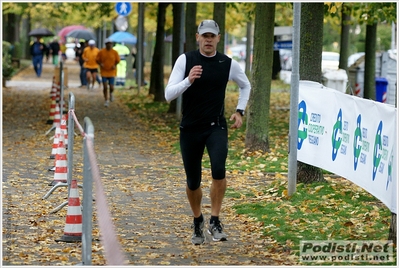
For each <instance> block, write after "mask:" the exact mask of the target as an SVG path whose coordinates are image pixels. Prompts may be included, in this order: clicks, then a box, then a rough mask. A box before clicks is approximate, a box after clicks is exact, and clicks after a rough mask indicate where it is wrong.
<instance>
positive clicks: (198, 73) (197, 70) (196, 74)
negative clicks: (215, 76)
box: [188, 65, 202, 84]
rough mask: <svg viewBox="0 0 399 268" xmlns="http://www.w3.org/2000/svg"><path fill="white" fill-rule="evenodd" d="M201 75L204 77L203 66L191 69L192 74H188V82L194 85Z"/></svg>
mask: <svg viewBox="0 0 399 268" xmlns="http://www.w3.org/2000/svg"><path fill="white" fill-rule="evenodd" d="M201 75H202V66H201V65H195V66H194V67H193V68H191V70H190V73H189V74H188V81H190V84H192V83H194V80H195V79H197V78H200V77H201Z"/></svg>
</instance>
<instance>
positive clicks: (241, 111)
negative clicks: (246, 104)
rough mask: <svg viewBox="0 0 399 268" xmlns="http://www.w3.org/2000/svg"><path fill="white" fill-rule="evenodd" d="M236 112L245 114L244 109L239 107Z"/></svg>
mask: <svg viewBox="0 0 399 268" xmlns="http://www.w3.org/2000/svg"><path fill="white" fill-rule="evenodd" d="M236 113H239V114H240V115H241V116H244V110H241V109H237V110H236Z"/></svg>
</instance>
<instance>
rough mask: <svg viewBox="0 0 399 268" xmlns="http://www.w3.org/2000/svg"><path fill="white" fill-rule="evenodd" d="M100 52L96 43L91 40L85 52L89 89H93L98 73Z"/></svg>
mask: <svg viewBox="0 0 399 268" xmlns="http://www.w3.org/2000/svg"><path fill="white" fill-rule="evenodd" d="M99 52H100V50H99V49H98V48H97V47H96V41H94V40H89V46H88V47H85V49H84V50H83V55H82V58H83V61H84V63H83V67H84V68H85V69H86V80H87V89H90V88H91V89H93V88H94V83H95V82H96V77H97V73H98V64H97V61H96V59H97V54H98V53H99ZM90 85H91V86H90Z"/></svg>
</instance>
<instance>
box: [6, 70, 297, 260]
mask: <svg viewBox="0 0 399 268" xmlns="http://www.w3.org/2000/svg"><path fill="white" fill-rule="evenodd" d="M66 66H67V67H68V89H67V90H65V96H68V94H69V92H73V93H74V95H75V99H76V103H75V113H76V115H77V117H78V119H79V121H80V123H81V124H83V118H84V117H85V116H88V117H89V118H90V119H91V120H92V122H93V124H94V129H95V152H96V155H97V161H98V166H99V169H100V172H101V179H102V182H103V185H104V188H105V191H106V195H107V199H108V205H109V208H110V210H111V214H112V215H113V221H114V223H115V226H116V230H117V234H118V237H119V239H120V242H121V245H122V248H123V251H124V252H125V255H126V257H127V259H128V260H129V265H284V264H292V262H291V261H290V259H291V257H290V256H288V255H285V253H283V252H281V253H278V250H279V249H276V248H274V249H273V250H270V245H272V244H273V241H271V240H270V239H269V238H267V237H264V236H262V227H261V226H260V225H257V224H254V223H251V224H249V223H250V222H251V220H250V219H248V218H245V217H243V216H239V215H236V214H235V213H234V210H233V209H232V206H233V205H234V199H232V198H226V199H225V207H226V208H225V211H224V216H223V217H224V218H222V220H223V221H224V224H225V227H226V231H227V232H228V234H229V240H228V241H226V242H223V243H215V242H209V240H208V242H207V243H206V244H204V245H201V246H194V245H192V244H191V242H190V237H191V232H192V231H191V229H190V225H191V220H192V219H191V217H190V215H191V212H190V210H189V207H188V203H187V200H186V196H185V183H184V175H183V170H182V165H181V160H180V155H179V154H172V153H171V152H170V151H169V150H168V148H165V146H162V144H160V139H159V133H158V134H157V133H155V132H154V131H151V130H150V129H147V128H146V127H145V126H143V125H141V124H140V123H139V122H140V121H139V120H137V116H136V115H135V114H134V112H132V111H130V110H129V109H128V108H127V107H126V106H125V105H124V104H122V102H121V101H120V100H119V99H118V96H119V94H121V93H122V92H123V90H117V91H116V93H115V98H116V99H115V101H114V102H112V103H111V105H110V107H108V108H106V107H104V105H103V104H104V101H103V97H102V91H101V89H98V88H96V89H95V90H94V91H91V92H89V91H87V90H86V89H85V88H83V89H80V88H77V86H78V85H79V84H80V83H79V81H78V80H77V78H78V72H79V67H78V66H76V65H75V64H66ZM53 73H54V67H53V66H51V65H49V64H46V65H45V69H44V72H43V76H42V77H41V78H36V77H35V75H34V74H33V69H32V68H31V67H29V68H27V69H25V70H24V71H22V72H21V73H20V74H19V75H18V76H16V77H14V78H13V80H12V81H8V82H7V87H8V88H4V89H3V95H2V100H3V197H2V198H3V199H2V201H3V264H4V265H23V264H25V265H75V264H78V263H80V262H81V248H80V243H72V244H68V243H62V242H61V243H56V242H54V240H55V239H58V238H60V237H61V236H62V235H63V228H64V225H65V214H66V207H65V208H63V209H62V210H61V211H59V212H58V213H55V214H51V213H50V212H51V211H52V210H53V209H54V208H55V207H56V206H58V205H59V204H61V203H62V202H64V201H66V189H63V188H59V190H57V191H55V192H54V193H53V194H52V195H51V196H50V197H49V198H48V199H46V200H42V197H43V196H44V194H45V193H46V192H47V191H48V190H49V189H50V188H51V187H50V186H48V183H49V182H50V181H52V178H53V177H52V176H53V174H52V173H51V172H49V171H47V168H49V167H51V166H52V165H53V164H54V162H53V161H54V160H50V159H49V155H50V152H51V146H52V141H51V140H49V138H50V136H51V135H52V134H49V135H48V136H45V135H44V134H45V132H46V131H47V130H48V129H50V125H46V121H47V119H48V113H49V107H50V98H49V93H50V89H51V85H52V76H53ZM75 132H77V134H79V131H78V130H77V128H75ZM51 133H53V132H51ZM176 138H177V137H176ZM74 140H75V146H74V159H73V163H74V170H73V176H74V177H76V179H77V180H78V182H79V183H82V179H83V176H82V170H83V166H82V150H83V149H82V137H81V136H80V135H77V136H75V139H74ZM207 177H208V178H209V172H208V171H206V170H204V183H203V187H204V195H205V196H204V202H203V207H204V213H205V215H206V216H207V218H208V217H209V211H210V207H209V198H208V193H209V186H210V184H209V180H208V178H207ZM242 182H243V183H242V184H240V181H238V179H236V180H235V182H232V184H231V185H230V187H232V188H235V187H236V188H240V187H241V186H242V187H251V186H253V187H256V185H257V184H258V183H260V182H259V181H256V180H254V181H251V179H250V178H247V179H246V180H245V181H244V180H243V181H242ZM79 191H80V196H81V194H82V193H81V189H79ZM97 217H101V215H97V214H96V212H94V217H93V220H94V224H93V238H94V239H99V237H100V236H99V230H98V225H97ZM92 259H93V264H94V265H103V264H105V260H104V252H103V248H102V246H101V244H100V243H99V242H98V241H97V240H96V241H94V242H93V256H92Z"/></svg>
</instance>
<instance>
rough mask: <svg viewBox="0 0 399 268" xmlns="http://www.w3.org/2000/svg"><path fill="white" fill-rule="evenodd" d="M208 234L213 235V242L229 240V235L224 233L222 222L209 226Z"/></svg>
mask: <svg viewBox="0 0 399 268" xmlns="http://www.w3.org/2000/svg"><path fill="white" fill-rule="evenodd" d="M208 233H209V234H210V235H212V240H213V241H226V240H227V235H226V234H225V233H224V232H223V224H222V223H221V222H220V221H215V222H213V223H211V224H209V229H208Z"/></svg>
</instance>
